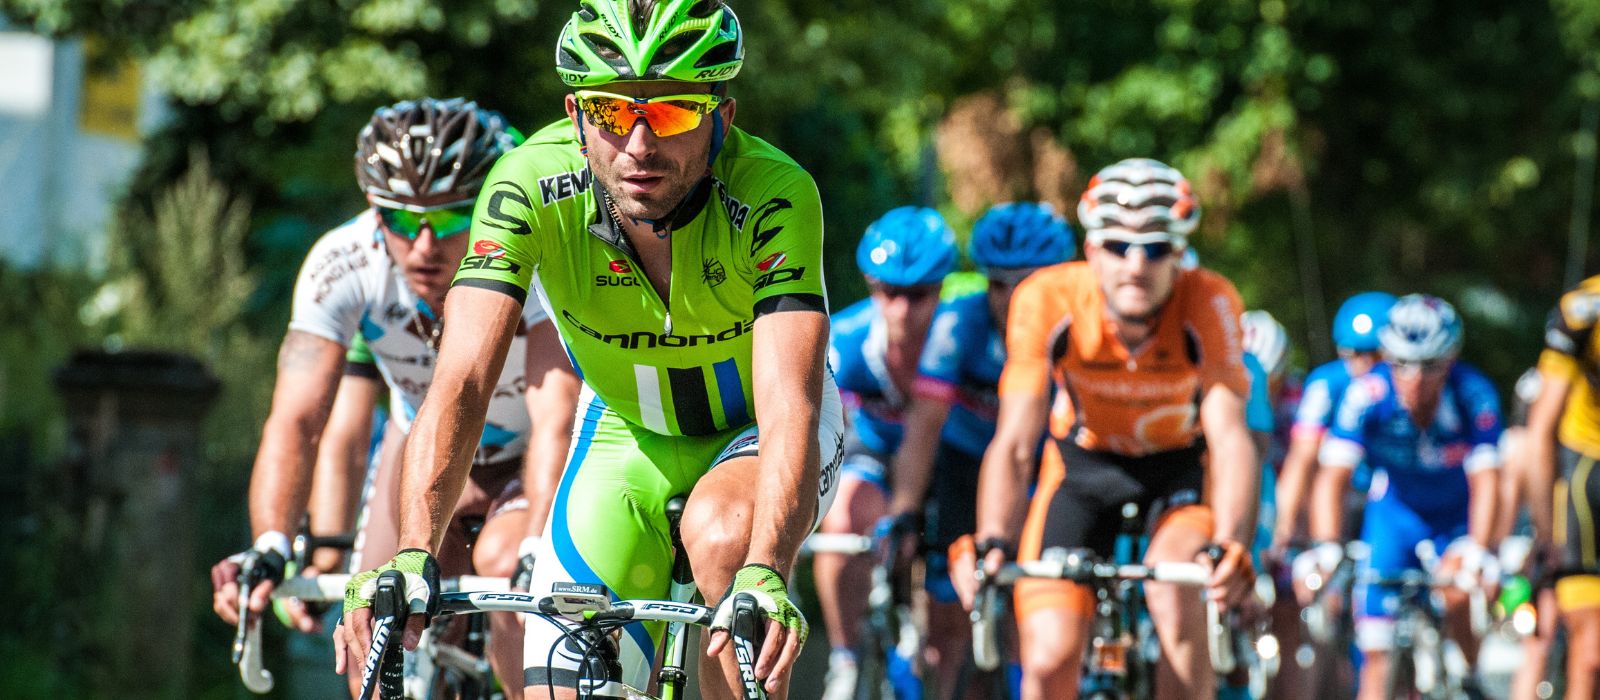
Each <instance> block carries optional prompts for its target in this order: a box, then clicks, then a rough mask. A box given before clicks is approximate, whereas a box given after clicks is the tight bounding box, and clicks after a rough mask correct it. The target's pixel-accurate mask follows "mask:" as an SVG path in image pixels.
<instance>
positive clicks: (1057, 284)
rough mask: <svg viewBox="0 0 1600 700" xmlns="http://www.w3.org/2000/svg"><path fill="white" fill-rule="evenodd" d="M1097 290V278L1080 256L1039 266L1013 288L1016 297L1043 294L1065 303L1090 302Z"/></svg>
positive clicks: (1098, 290)
mask: <svg viewBox="0 0 1600 700" xmlns="http://www.w3.org/2000/svg"><path fill="white" fill-rule="evenodd" d="M1099 293H1100V282H1099V280H1098V279H1096V278H1095V275H1094V270H1093V269H1092V268H1090V267H1089V263H1087V262H1085V261H1082V260H1074V261H1070V262H1064V263H1057V264H1055V265H1049V266H1046V267H1041V268H1039V269H1038V270H1035V271H1034V272H1033V274H1031V275H1028V277H1027V278H1026V279H1024V280H1022V282H1021V283H1019V284H1018V285H1017V288H1016V291H1015V292H1013V302H1012V303H1016V301H1015V299H1017V298H1023V299H1028V298H1043V299H1050V300H1055V301H1057V302H1060V303H1066V304H1069V305H1074V306H1076V305H1084V304H1091V303H1092V302H1093V300H1094V299H1095V298H1096V296H1097V295H1099Z"/></svg>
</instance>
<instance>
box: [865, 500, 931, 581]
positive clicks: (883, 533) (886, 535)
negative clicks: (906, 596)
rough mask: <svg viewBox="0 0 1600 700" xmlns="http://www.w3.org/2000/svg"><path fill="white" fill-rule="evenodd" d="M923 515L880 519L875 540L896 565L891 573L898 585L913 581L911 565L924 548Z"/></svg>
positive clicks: (873, 533) (916, 514)
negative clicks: (881, 545)
mask: <svg viewBox="0 0 1600 700" xmlns="http://www.w3.org/2000/svg"><path fill="white" fill-rule="evenodd" d="M922 525H923V520H922V513H921V512H915V513H896V514H894V515H886V516H884V517H882V518H879V519H878V523H877V525H876V526H874V527H873V531H872V535H873V538H874V539H876V540H878V541H879V542H882V543H883V551H882V554H883V556H885V557H888V559H887V561H889V562H890V563H892V564H893V565H894V568H893V570H892V571H890V572H889V573H890V574H891V575H892V576H893V580H894V581H895V582H896V584H897V588H898V587H900V586H899V584H900V583H902V582H906V581H909V580H910V579H911V563H912V562H914V561H916V559H917V555H918V554H919V553H920V552H919V551H918V550H920V549H921V547H922Z"/></svg>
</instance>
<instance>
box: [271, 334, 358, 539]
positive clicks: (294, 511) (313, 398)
mask: <svg viewBox="0 0 1600 700" xmlns="http://www.w3.org/2000/svg"><path fill="white" fill-rule="evenodd" d="M344 352H345V349H344V347H342V346H340V345H339V344H338V343H336V342H334V341H331V340H328V339H327V338H323V337H320V336H316V335H312V334H310V333H306V332H303V331H294V330H291V331H289V332H288V334H287V335H285V336H284V337H283V345H282V346H281V347H280V348H279V350H278V379H277V383H276V384H275V385H274V387H273V390H272V411H271V413H270V414H269V415H268V416H267V423H266V426H265V427H264V428H263V429H262V431H261V447H260V448H259V450H258V451H257V453H256V461H255V468H254V471H253V472H252V474H251V478H250V527H251V530H252V531H253V532H254V533H255V534H256V535H257V536H259V535H260V534H261V533H264V532H270V531H277V532H284V533H289V532H293V531H294V529H295V526H296V525H297V524H298V523H299V521H300V516H301V515H302V514H303V513H304V512H305V507H306V500H307V499H308V498H309V497H310V493H311V480H312V467H313V465H314V464H315V461H316V458H317V447H318V445H319V444H320V442H321V440H322V431H323V428H324V426H326V424H327V421H328V412H329V410H330V409H331V408H332V407H333V398H334V392H335V391H336V390H337V389H338V386H339V375H340V373H342V372H343V370H344Z"/></svg>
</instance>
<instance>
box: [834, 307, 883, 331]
mask: <svg viewBox="0 0 1600 700" xmlns="http://www.w3.org/2000/svg"><path fill="white" fill-rule="evenodd" d="M877 315H878V311H877V309H876V308H875V307H874V306H873V305H872V298H871V297H868V298H866V299H862V300H861V301H858V302H856V303H854V304H851V305H849V306H846V307H844V308H843V309H840V310H838V311H835V312H833V315H832V318H831V325H832V328H833V336H834V337H835V338H840V339H844V338H854V337H857V336H861V335H865V334H866V332H867V329H868V328H869V327H870V326H871V325H872V320H873V319H874V318H876V317H877Z"/></svg>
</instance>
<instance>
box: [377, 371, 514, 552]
mask: <svg viewBox="0 0 1600 700" xmlns="http://www.w3.org/2000/svg"><path fill="white" fill-rule="evenodd" d="M458 386H459V385H458ZM492 389H493V387H492V386H491V387H490V390H492ZM480 395H481V398H479V397H480ZM436 397H437V398H438V399H440V400H439V401H437V402H436V401H435V398H436ZM487 402H488V396H487V394H486V393H484V392H482V391H481V390H479V391H473V390H471V387H469V386H462V387H461V388H460V389H459V390H457V391H454V392H451V391H448V390H447V387H446V386H441V385H440V383H439V382H437V381H435V382H434V384H433V387H432V388H431V390H430V392H429V394H428V398H427V399H426V400H424V402H423V404H422V410H420V411H419V412H418V413H417V418H416V420H415V421H414V422H413V423H412V425H411V432H410V434H409V435H407V437H406V446H405V452H404V454H403V456H402V457H401V460H400V499H401V503H402V504H403V507H401V508H400V513H399V514H400V536H399V541H398V544H399V548H400V549H425V550H427V551H429V552H438V551H439V543H440V542H441V541H443V539H444V531H445V527H446V525H447V524H448V523H449V521H450V516H451V515H453V514H454V513H455V507H456V502H457V501H458V500H460V498H461V491H462V490H463V489H464V488H466V484H467V475H468V473H469V472H470V471H471V469H472V455H473V453H474V452H475V451H476V450H477V444H478V440H477V437H478V436H479V435H482V434H483V421H484V417H483V412H481V411H479V412H476V415H470V412H469V411H468V410H466V409H465V408H464V406H465V405H467V404H475V405H486V404H487ZM416 504H420V506H421V507H420V508H419V507H417V505H416Z"/></svg>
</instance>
